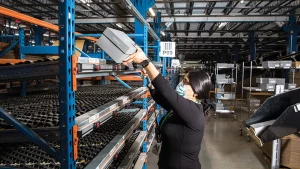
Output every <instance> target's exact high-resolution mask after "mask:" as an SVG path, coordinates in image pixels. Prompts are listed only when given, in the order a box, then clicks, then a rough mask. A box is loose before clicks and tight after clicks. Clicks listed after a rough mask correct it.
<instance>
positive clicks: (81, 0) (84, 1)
mask: <svg viewBox="0 0 300 169" xmlns="http://www.w3.org/2000/svg"><path fill="white" fill-rule="evenodd" d="M80 2H82V3H84V4H86V3H87V2H86V0H80ZM86 5H87V6H91V5H90V4H86Z"/></svg>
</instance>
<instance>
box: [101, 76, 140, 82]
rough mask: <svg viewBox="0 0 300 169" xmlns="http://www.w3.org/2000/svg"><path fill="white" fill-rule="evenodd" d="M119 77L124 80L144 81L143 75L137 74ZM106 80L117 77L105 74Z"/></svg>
mask: <svg viewBox="0 0 300 169" xmlns="http://www.w3.org/2000/svg"><path fill="white" fill-rule="evenodd" d="M118 78H119V79H121V80H123V81H143V79H142V78H141V77H139V76H135V75H123V76H118ZM105 80H116V79H115V78H114V77H112V76H105Z"/></svg>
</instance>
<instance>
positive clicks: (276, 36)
mask: <svg viewBox="0 0 300 169" xmlns="http://www.w3.org/2000/svg"><path fill="white" fill-rule="evenodd" d="M279 37H285V38H286V36H279V35H278V34H274V35H271V36H267V35H258V36H256V38H279ZM176 38H190V39H192V38H199V39H201V38H220V39H222V38H225V39H226V38H228V39H230V38H246V39H248V36H247V35H244V34H242V33H238V34H236V35H234V36H233V35H231V34H225V35H224V36H221V35H220V34H219V33H214V34H212V35H211V36H210V35H209V34H208V33H203V34H201V35H200V36H176Z"/></svg>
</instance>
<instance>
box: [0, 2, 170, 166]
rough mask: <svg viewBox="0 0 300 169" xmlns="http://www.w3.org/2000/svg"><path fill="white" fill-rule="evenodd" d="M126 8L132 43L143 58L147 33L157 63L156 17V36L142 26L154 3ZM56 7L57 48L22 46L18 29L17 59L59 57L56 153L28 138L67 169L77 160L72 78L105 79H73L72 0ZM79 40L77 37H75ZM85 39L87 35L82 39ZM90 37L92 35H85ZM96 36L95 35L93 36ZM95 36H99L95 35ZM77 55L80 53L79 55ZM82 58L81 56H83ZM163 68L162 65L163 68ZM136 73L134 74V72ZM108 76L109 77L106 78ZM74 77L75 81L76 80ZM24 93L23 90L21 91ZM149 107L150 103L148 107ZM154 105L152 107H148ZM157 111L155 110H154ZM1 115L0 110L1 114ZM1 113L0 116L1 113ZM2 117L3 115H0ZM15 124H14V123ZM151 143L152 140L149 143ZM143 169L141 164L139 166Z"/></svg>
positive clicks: (131, 5)
mask: <svg viewBox="0 0 300 169" xmlns="http://www.w3.org/2000/svg"><path fill="white" fill-rule="evenodd" d="M123 2H124V3H125V4H126V5H128V7H129V6H130V7H131V8H130V11H132V12H133V14H134V16H135V17H136V18H137V20H136V21H135V35H136V36H135V41H136V43H137V44H138V45H139V46H142V49H143V50H144V52H145V53H146V55H147V52H148V31H150V34H151V35H152V36H153V37H154V39H155V43H156V44H155V45H156V47H155V46H154V48H155V49H157V52H156V59H157V60H158V61H160V58H159V55H158V53H159V41H160V39H159V35H160V21H159V20H161V19H160V17H158V18H157V20H158V21H156V25H157V26H156V31H155V32H156V33H154V31H153V30H152V28H151V27H148V24H147V23H146V22H145V18H146V14H147V11H148V9H149V8H150V7H152V6H153V5H154V3H155V1H150V3H149V2H148V1H147V2H145V1H138V2H137V1H136V2H135V3H134V4H132V3H131V2H130V1H129V0H126V1H123ZM58 5H59V26H58V27H59V42H60V45H59V46H25V45H24V37H25V35H24V33H22V29H20V31H21V32H20V37H21V36H22V35H24V36H22V37H21V38H20V39H19V43H20V46H21V50H20V57H21V59H24V55H25V54H59V56H60V59H59V74H58V77H59V81H60V83H59V91H60V93H59V95H60V97H59V104H60V105H59V108H60V131H59V133H60V151H59V152H58V151H57V150H55V149H53V148H52V147H51V146H49V145H47V144H45V143H46V142H45V141H44V140H43V139H41V138H39V137H38V136H36V135H29V136H28V137H30V138H31V139H32V140H36V139H37V140H39V141H41V142H43V143H44V144H43V145H41V144H39V145H40V146H42V148H43V149H44V150H45V149H46V150H49V151H47V152H48V153H50V154H51V155H52V156H54V158H55V159H58V161H59V162H60V164H61V168H62V169H70V168H73V169H75V168H76V159H77V157H78V154H77V144H78V138H77V131H78V125H76V123H75V91H76V86H77V84H76V78H77V77H82V76H84V77H91V76H106V74H97V75H95V74H88V75H86V74H85V75H76V73H75V72H76V62H75V56H74V52H75V50H78V49H76V48H75V1H74V0H72V1H70V0H60V1H58ZM76 36H81V35H76ZM82 36H87V35H82ZM89 36H93V35H89ZM95 36H96V35H95ZM97 36H99V34H98V35H97ZM91 39H92V38H91ZM80 53H84V52H82V51H80ZM83 55H85V54H83ZM165 68H166V65H164V68H163V69H165ZM134 73H136V72H134ZM107 75H110V74H107ZM76 76H77V77H76ZM146 84H147V80H146V79H145V78H144V86H146ZM24 89H25V88H24ZM151 104H152V103H151ZM152 105H154V104H152ZM148 106H150V105H148V102H147V98H143V109H142V111H146V112H147V109H148ZM157 107H159V106H157ZM1 112H2V110H1ZM2 113H3V112H2ZM3 114H4V113H3ZM151 120H152V122H150V124H151V125H153V124H154V123H153V119H151ZM16 123H18V122H16ZM21 128H23V129H25V131H31V130H30V129H27V128H26V127H24V126H21ZM142 128H143V131H145V132H147V130H148V128H147V120H146V119H143V120H142ZM152 140H153V139H152ZM146 152H147V143H146V142H143V148H142V153H146ZM143 167H145V164H143Z"/></svg>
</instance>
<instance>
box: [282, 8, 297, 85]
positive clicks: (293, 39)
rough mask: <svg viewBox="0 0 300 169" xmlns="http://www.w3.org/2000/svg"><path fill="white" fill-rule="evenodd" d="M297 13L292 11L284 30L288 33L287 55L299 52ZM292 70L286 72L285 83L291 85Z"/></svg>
mask: <svg viewBox="0 0 300 169" xmlns="http://www.w3.org/2000/svg"><path fill="white" fill-rule="evenodd" d="M295 13H296V12H295V11H292V12H291V13H290V16H289V22H288V24H287V25H284V26H283V27H282V29H283V30H284V32H286V33H287V36H288V38H287V39H288V46H287V54H292V53H294V52H297V51H298V45H297V36H298V34H299V32H300V26H298V23H297V18H296V16H295ZM289 74H290V70H285V82H286V83H289V82H290V78H289Z"/></svg>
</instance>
